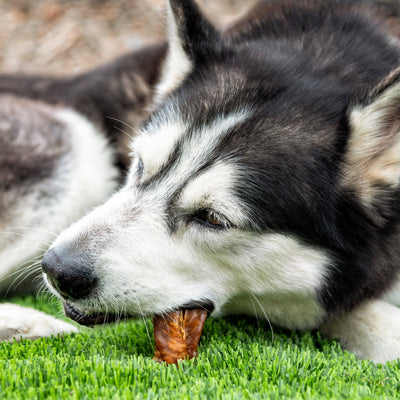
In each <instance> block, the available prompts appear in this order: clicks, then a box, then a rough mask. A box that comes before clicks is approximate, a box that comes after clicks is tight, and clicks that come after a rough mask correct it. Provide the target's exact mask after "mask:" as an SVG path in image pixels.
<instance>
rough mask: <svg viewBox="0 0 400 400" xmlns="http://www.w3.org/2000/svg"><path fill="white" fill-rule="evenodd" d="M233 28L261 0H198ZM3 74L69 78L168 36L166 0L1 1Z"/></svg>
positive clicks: (0, 65)
mask: <svg viewBox="0 0 400 400" xmlns="http://www.w3.org/2000/svg"><path fill="white" fill-rule="evenodd" d="M198 3H199V4H200V6H201V8H202V9H203V11H204V12H205V13H206V14H207V15H208V16H209V18H211V19H212V20H213V21H214V22H215V23H216V24H217V25H218V24H219V25H222V26H224V25H227V24H229V23H231V22H232V21H233V20H234V19H235V18H236V17H238V16H240V14H242V13H244V12H245V11H246V10H247V9H248V8H250V7H251V5H252V4H254V3H255V0H218V1H215V0H198ZM0 21H1V29H0V48H1V52H0V70H1V71H2V72H15V71H23V72H37V73H51V74H57V75H59V74H69V73H72V72H78V71H82V70H85V69H88V68H90V67H92V66H94V65H97V64H99V63H101V62H103V61H105V60H109V59H112V58H114V57H115V56H117V55H120V54H122V53H124V52H127V51H129V50H132V49H135V48H138V47H140V46H143V45H145V44H146V43H151V42H154V41H157V40H160V39H161V38H162V37H164V34H165V0H36V1H32V0H0Z"/></svg>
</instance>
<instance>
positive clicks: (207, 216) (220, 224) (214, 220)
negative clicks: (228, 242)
mask: <svg viewBox="0 0 400 400" xmlns="http://www.w3.org/2000/svg"><path fill="white" fill-rule="evenodd" d="M193 220H194V221H195V222H197V223H199V224H201V225H204V226H206V227H208V228H213V229H227V228H230V224H229V222H228V221H226V219H225V218H224V217H222V216H221V215H219V214H218V213H215V212H213V211H208V210H201V211H199V212H197V213H196V214H195V215H194V216H193Z"/></svg>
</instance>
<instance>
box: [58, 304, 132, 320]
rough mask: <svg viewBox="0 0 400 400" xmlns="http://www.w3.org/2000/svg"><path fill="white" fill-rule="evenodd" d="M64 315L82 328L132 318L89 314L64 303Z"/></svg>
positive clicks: (96, 313)
mask: <svg viewBox="0 0 400 400" xmlns="http://www.w3.org/2000/svg"><path fill="white" fill-rule="evenodd" d="M63 307H64V312H65V315H66V316H67V317H68V318H71V319H72V320H73V321H75V322H77V323H78V324H80V325H84V326H94V325H100V324H110V323H112V322H118V321H120V320H121V319H128V318H133V316H132V315H126V314H113V313H105V312H90V313H87V312H85V311H81V310H78V309H77V308H76V307H74V306H73V305H72V304H70V303H68V302H67V301H65V302H64V303H63Z"/></svg>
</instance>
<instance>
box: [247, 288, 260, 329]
mask: <svg viewBox="0 0 400 400" xmlns="http://www.w3.org/2000/svg"><path fill="white" fill-rule="evenodd" d="M249 300H250V302H251V305H252V306H253V310H254V316H255V317H256V321H257V328H258V330H260V323H259V320H258V313H257V309H256V306H255V304H254V301H253V299H252V298H251V296H249Z"/></svg>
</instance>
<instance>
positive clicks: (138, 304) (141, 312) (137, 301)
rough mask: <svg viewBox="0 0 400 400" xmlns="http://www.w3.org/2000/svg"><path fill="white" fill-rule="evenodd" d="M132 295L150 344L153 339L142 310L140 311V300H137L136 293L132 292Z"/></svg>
mask: <svg viewBox="0 0 400 400" xmlns="http://www.w3.org/2000/svg"><path fill="white" fill-rule="evenodd" d="M134 296H135V301H136V303H137V306H138V308H139V312H140V316H141V318H142V320H143V323H144V327H145V329H146V334H147V338H148V339H149V343H150V344H152V343H153V341H152V340H151V336H150V332H149V328H148V326H147V323H146V317H145V316H144V313H143V311H142V307H141V306H140V301H139V299H138V297H137V295H136V294H134Z"/></svg>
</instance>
